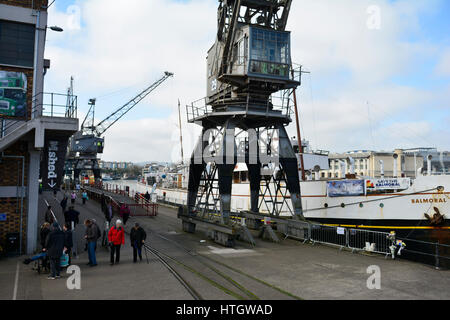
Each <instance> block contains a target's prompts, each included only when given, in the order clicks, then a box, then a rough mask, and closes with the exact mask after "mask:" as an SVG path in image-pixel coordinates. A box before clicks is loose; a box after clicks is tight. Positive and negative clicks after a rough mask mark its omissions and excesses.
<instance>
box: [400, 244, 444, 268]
mask: <svg viewBox="0 0 450 320" xmlns="http://www.w3.org/2000/svg"><path fill="white" fill-rule="evenodd" d="M397 240H399V241H402V242H403V243H404V244H405V247H404V249H403V250H402V252H401V254H400V255H399V257H400V258H403V259H408V260H414V261H418V262H422V263H425V264H429V265H432V266H434V267H435V268H436V269H440V268H445V269H450V245H447V244H441V243H439V242H435V243H433V242H427V241H421V240H416V239H407V238H397Z"/></svg>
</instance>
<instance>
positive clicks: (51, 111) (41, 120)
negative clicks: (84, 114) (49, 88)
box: [0, 93, 78, 151]
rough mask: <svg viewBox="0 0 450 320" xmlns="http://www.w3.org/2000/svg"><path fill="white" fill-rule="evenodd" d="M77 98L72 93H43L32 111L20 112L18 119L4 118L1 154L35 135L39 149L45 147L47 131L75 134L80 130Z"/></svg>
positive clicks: (0, 131) (0, 121)
mask: <svg viewBox="0 0 450 320" xmlns="http://www.w3.org/2000/svg"><path fill="white" fill-rule="evenodd" d="M77 111H78V110H77V97H76V96H73V95H68V94H58V93H39V94H37V95H36V96H35V97H33V100H32V104H31V108H28V109H20V108H18V109H16V110H15V112H14V116H12V115H8V116H4V117H3V118H0V151H2V150H4V149H6V148H7V147H8V146H10V145H11V144H13V143H15V142H16V141H18V140H20V139H22V138H24V137H25V136H27V135H29V134H31V133H32V132H33V131H34V132H35V148H42V147H43V143H44V136H45V131H46V130H49V131H58V132H61V133H62V134H64V135H65V134H67V135H72V134H73V133H75V132H76V131H78V119H77Z"/></svg>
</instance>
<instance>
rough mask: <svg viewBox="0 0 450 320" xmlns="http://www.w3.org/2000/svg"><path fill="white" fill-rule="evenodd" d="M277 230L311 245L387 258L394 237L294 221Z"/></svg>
mask: <svg viewBox="0 0 450 320" xmlns="http://www.w3.org/2000/svg"><path fill="white" fill-rule="evenodd" d="M277 229H278V231H280V232H281V233H283V234H285V236H286V238H288V237H291V238H296V239H300V240H303V241H304V242H307V241H308V242H311V243H312V244H316V243H321V244H327V245H333V246H337V247H339V248H340V249H341V250H342V249H344V248H345V249H350V250H352V252H355V251H367V252H373V253H379V254H384V255H386V256H387V255H390V254H392V250H391V249H392V248H391V246H392V245H393V243H395V237H393V236H392V234H390V233H386V232H378V231H370V230H362V229H349V228H343V227H337V226H328V225H322V224H318V223H308V222H301V221H295V220H286V222H284V221H283V223H278V225H277Z"/></svg>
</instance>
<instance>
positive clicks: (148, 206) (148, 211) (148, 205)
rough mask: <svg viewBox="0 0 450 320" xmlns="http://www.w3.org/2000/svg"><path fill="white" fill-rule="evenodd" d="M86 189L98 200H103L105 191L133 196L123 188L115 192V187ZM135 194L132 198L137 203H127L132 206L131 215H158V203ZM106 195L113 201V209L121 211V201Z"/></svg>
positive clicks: (91, 196)
mask: <svg viewBox="0 0 450 320" xmlns="http://www.w3.org/2000/svg"><path fill="white" fill-rule="evenodd" d="M84 190H86V191H87V192H88V195H89V197H90V198H94V199H97V200H98V201H101V196H102V194H103V192H104V191H106V192H109V193H114V194H118V195H121V196H126V197H129V198H131V197H130V196H129V194H128V192H127V193H124V191H122V190H117V192H114V191H116V190H115V189H113V190H106V189H100V188H98V189H97V190H93V189H91V188H84ZM132 194H133V193H132ZM134 194H135V197H134V198H131V199H133V200H134V201H135V202H136V203H135V204H134V203H127V205H128V207H129V208H130V216H131V217H156V216H157V215H158V209H159V205H158V203H154V202H149V201H147V199H145V198H144V197H143V196H142V195H141V194H139V196H138V198H136V195H138V193H134ZM105 196H106V197H107V199H108V200H109V201H111V204H112V207H113V210H114V211H117V212H119V211H120V203H119V202H120V201H117V200H116V199H114V198H113V197H111V196H109V195H107V194H105ZM138 208H141V209H143V210H144V212H142V211H139V210H137V209H138Z"/></svg>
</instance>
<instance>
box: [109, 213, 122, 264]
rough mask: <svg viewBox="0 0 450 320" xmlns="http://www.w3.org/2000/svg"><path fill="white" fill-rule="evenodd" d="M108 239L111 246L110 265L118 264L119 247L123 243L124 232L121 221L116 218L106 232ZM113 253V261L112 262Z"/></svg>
mask: <svg viewBox="0 0 450 320" xmlns="http://www.w3.org/2000/svg"><path fill="white" fill-rule="evenodd" d="M108 240H109V243H110V247H111V265H114V263H115V264H119V262H120V248H121V246H122V245H123V244H125V232H124V230H123V227H122V221H121V220H117V221H116V225H115V226H113V227H112V228H111V229H110V230H109V232H108ZM114 254H115V258H116V260H115V262H114Z"/></svg>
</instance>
